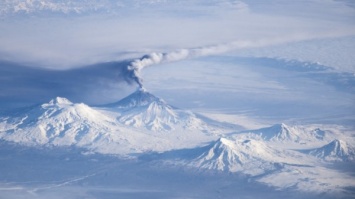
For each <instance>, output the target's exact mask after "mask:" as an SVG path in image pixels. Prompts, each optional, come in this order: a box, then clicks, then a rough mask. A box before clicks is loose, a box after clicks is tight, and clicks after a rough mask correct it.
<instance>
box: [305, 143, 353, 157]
mask: <svg viewBox="0 0 355 199" xmlns="http://www.w3.org/2000/svg"><path fill="white" fill-rule="evenodd" d="M309 154H311V155H313V156H316V157H318V158H321V159H324V160H326V161H353V160H355V148H354V147H352V146H350V145H349V144H348V143H346V142H345V141H343V140H339V139H335V140H333V141H332V142H330V143H329V144H326V145H324V146H322V147H320V148H317V149H314V150H311V151H310V152H309Z"/></svg>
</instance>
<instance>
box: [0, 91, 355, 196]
mask: <svg viewBox="0 0 355 199" xmlns="http://www.w3.org/2000/svg"><path fill="white" fill-rule="evenodd" d="M0 139H1V145H2V148H4V149H3V150H5V151H10V153H14V152H15V156H14V157H16V158H19V156H23V155H24V154H32V153H34V154H35V156H36V157H35V158H37V159H38V160H36V161H38V162H37V163H35V164H34V163H31V164H34V165H33V166H34V167H38V166H39V165H41V164H49V165H50V164H51V163H48V162H47V161H50V160H52V159H53V158H54V159H53V161H54V162H55V161H64V163H60V164H64V165H65V164H66V163H68V164H69V165H70V164H74V163H75V164H78V165H80V168H83V169H84V171H83V172H84V173H85V175H84V174H83V175H81V176H78V175H79V173H74V174H71V173H70V172H73V171H75V170H77V169H78V168H76V169H74V168H73V170H71V169H69V170H64V171H60V172H61V174H58V176H56V177H53V178H54V179H57V180H58V183H59V184H58V185H51V186H53V188H48V189H54V187H55V188H56V189H57V188H59V187H60V189H62V188H68V187H67V186H66V185H72V184H77V183H79V182H86V181H88V179H95V178H99V179H100V180H104V179H105V178H106V177H103V176H102V175H103V173H107V172H109V173H110V172H111V171H110V170H111V169H110V167H111V166H112V167H113V168H115V169H126V170H127V172H132V171H133V170H132V168H135V169H137V172H143V171H140V170H141V168H140V167H141V166H139V165H142V164H143V165H146V166H148V167H149V169H148V170H149V172H150V173H152V174H149V175H153V173H154V171H155V170H157V171H158V170H160V169H162V170H165V171H166V172H167V173H166V174H164V175H166V176H165V177H166V178H169V177H167V176H170V175H173V173H174V172H175V170H181V169H182V171H180V172H183V173H182V174H181V175H187V176H185V178H188V176H189V175H191V174H188V173H190V172H196V174H195V175H198V176H199V177H201V178H202V177H203V176H205V177H207V178H212V179H214V178H219V177H221V176H224V175H228V176H229V177H225V178H227V179H229V180H233V179H234V181H235V182H236V183H237V182H240V183H242V182H243V181H244V180H248V181H249V182H250V183H252V184H255V186H265V185H266V186H271V188H266V190H270V189H274V188H276V189H278V190H280V191H281V192H283V191H286V190H290V189H291V190H293V191H298V192H302V193H304V194H306V195H307V194H308V195H311V196H312V198H313V197H321V196H323V195H322V194H325V195H326V196H329V197H330V198H331V197H334V196H339V197H345V198H346V197H349V196H350V195H351V194H352V191H351V189H349V187H355V183H354V181H353V180H352V175H353V171H352V169H350V168H351V167H353V166H354V165H355V153H354V151H355V150H354V147H353V146H354V139H353V138H352V137H349V135H348V134H344V133H342V132H341V131H339V129H338V128H336V127H334V126H331V125H330V126H327V125H303V126H302V125H297V126H289V125H287V124H284V123H282V124H275V125H272V126H270V127H264V128H260V129H255V130H246V129H243V127H242V126H241V125H238V123H235V124H229V125H226V123H221V122H218V121H215V120H213V119H210V118H208V117H206V116H202V115H200V114H196V113H193V112H192V111H186V110H182V109H178V108H175V107H173V106H171V105H169V104H168V103H166V102H165V101H164V100H163V99H161V98H159V97H156V96H154V95H153V94H151V93H150V92H148V91H147V90H146V89H142V88H140V89H137V90H136V91H135V92H134V93H132V94H131V95H129V96H127V97H125V98H123V99H122V100H120V101H118V102H115V103H110V104H106V105H101V106H95V107H92V106H88V105H86V104H83V103H73V102H71V101H69V100H68V99H66V98H63V97H56V98H54V99H52V100H50V101H49V102H48V103H44V104H41V105H35V106H31V107H28V108H24V109H22V110H21V111H17V112H16V113H13V114H11V115H8V116H2V117H1V118H0ZM342 140H347V141H346V142H345V141H342ZM142 143H144V144H142ZM9 146H10V147H9ZM22 150H24V152H20V153H19V152H16V151H22ZM33 151H34V152H33ZM42 151H48V152H42ZM52 151H54V152H52ZM55 151H59V152H55ZM57 153H59V154H62V155H59V156H58V157H57ZM2 156H3V158H5V159H6V161H7V163H6V165H11V162H14V161H15V162H16V160H15V159H12V158H10V157H7V156H8V155H7V153H5V152H4V153H2ZM62 156H63V158H64V159H60V160H59V159H58V158H59V157H62ZM96 157H98V159H97V158H96ZM101 159H103V160H104V161H108V162H109V164H108V165H106V164H104V163H101V162H97V161H101ZM23 161H24V160H23ZM72 161H74V163H71V162H72ZM41 162H42V163H41ZM37 164H39V165H37ZM84 164H87V165H89V166H84ZM122 165H125V166H122ZM127 165H129V166H128V167H132V168H125V167H126V166H127ZM336 165H341V167H344V168H345V169H343V170H342V169H340V170H339V168H338V167H337V166H336ZM91 167H92V169H94V170H97V169H99V168H100V169H99V170H100V171H99V173H96V172H98V171H95V172H93V171H91V170H90V169H89V168H91ZM6 169H8V167H5V168H3V170H4V172H5V171H6ZM45 170H47V169H45ZM45 170H41V169H40V170H38V171H37V172H44V171H45ZM344 170H346V172H343V171H344ZM25 171H26V170H25ZM25 171H23V172H25ZM28 172H29V173H27V174H25V176H26V175H28V176H31V175H37V174H36V171H28ZM33 172H34V173H33ZM48 172H49V171H48ZM49 173H51V172H49ZM51 175H53V174H51ZM67 175H68V176H73V175H74V176H77V177H76V178H73V179H71V180H68V179H65V178H64V177H65V176H67ZM110 175H111V174H110ZM112 175H118V174H112ZM144 175H147V174H144ZM104 176H105V175H104ZM208 176H209V177H208ZM218 176H219V177H218ZM17 178H18V177H16V176H9V175H8V174H6V175H4V176H3V177H2V178H1V179H4V180H5V179H6V181H14V182H12V183H11V185H12V184H16V186H15V187H13V186H10V185H9V184H7V183H6V181H4V180H3V181H2V182H0V184H1V185H2V187H4V188H2V189H3V190H5V192H6V193H8V192H9V190H11V189H14V190H17V188H19V187H22V188H19V189H21V190H22V189H28V187H26V188H24V187H23V185H21V184H22V183H21V182H19V181H18V182H16V180H15V179H17ZM134 178H137V176H134ZM280 179H282V180H281V181H284V180H286V183H285V182H282V183H281V182H280ZM330 179H332V180H330ZM66 180H67V181H66ZM156 180H157V179H156ZM60 181H62V184H61V183H60ZM89 181H90V182H91V180H89ZM162 181H164V180H163V179H160V181H159V180H157V183H161V182H162ZM44 182H51V183H53V184H56V183H54V182H52V181H50V180H48V179H45V180H44ZM113 182H116V181H115V180H113ZM217 182H218V181H216V182H215V183H217ZM39 184H41V183H39ZM43 186H44V185H38V187H37V188H33V190H32V192H33V193H35V194H39V193H42V192H43V191H41V190H42V189H47V188H43ZM145 186H146V185H145ZM179 186H181V185H179ZM6 187H8V188H6ZM11 187H12V188H11ZM41 187H42V188H41ZM49 187H50V186H49ZM2 189H0V191H1V190H2ZM229 189H230V190H229V191H231V188H229ZM177 190H179V189H178V188H177ZM177 190H175V191H177ZM57 191H59V190H57ZM128 192H129V191H128ZM133 192H135V191H133ZM143 192H144V191H142V193H143ZM138 193H141V192H140V191H138ZM154 193H155V194H156V192H154ZM133 195H134V197H137V193H135V194H133ZM138 195H139V194H138ZM153 195H154V194H153ZM158 195H159V194H158ZM212 195H213V194H212ZM212 195H211V198H213V197H212ZM247 195H248V194H246V195H245V196H247ZM228 197H230V196H226V198H228ZM207 198H208V197H207Z"/></svg>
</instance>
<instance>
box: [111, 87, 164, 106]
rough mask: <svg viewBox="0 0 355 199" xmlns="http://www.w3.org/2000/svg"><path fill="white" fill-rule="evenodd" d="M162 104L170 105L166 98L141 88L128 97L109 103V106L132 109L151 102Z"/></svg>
mask: <svg viewBox="0 0 355 199" xmlns="http://www.w3.org/2000/svg"><path fill="white" fill-rule="evenodd" d="M152 103H154V104H160V105H164V106H168V105H167V104H166V102H165V101H164V100H162V99H161V98H158V97H156V96H154V95H153V94H151V93H150V92H148V91H147V90H146V89H145V88H139V89H137V90H136V91H135V92H134V93H132V94H130V95H128V96H127V97H125V98H123V99H121V100H120V101H118V102H115V103H112V104H108V105H107V106H108V107H116V108H120V109H132V108H137V107H142V106H147V105H150V104H152Z"/></svg>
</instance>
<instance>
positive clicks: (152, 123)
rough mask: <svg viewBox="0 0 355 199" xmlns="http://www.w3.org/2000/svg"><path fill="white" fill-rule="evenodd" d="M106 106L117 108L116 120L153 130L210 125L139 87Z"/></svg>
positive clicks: (194, 127)
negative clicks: (117, 115)
mask: <svg viewBox="0 0 355 199" xmlns="http://www.w3.org/2000/svg"><path fill="white" fill-rule="evenodd" d="M106 107H107V108H113V109H117V110H118V112H119V113H120V115H119V117H118V118H117V119H118V121H119V122H121V123H123V124H125V125H128V126H133V127H143V128H146V129H148V130H153V131H170V130H186V129H189V130H193V129H199V130H204V131H210V130H211V128H210V125H207V123H206V122H204V121H203V119H202V118H199V117H198V116H197V115H196V114H194V113H192V112H191V111H185V110H181V109H178V108H175V107H173V106H171V105H169V104H167V103H166V102H165V101H164V100H163V99H161V98H159V97H156V96H154V95H153V94H151V93H149V92H148V91H147V90H146V89H144V88H139V89H138V90H137V91H135V92H134V93H132V94H131V95H129V96H127V97H125V98H123V99H122V100H120V101H118V102H116V103H112V104H109V105H107V106H106Z"/></svg>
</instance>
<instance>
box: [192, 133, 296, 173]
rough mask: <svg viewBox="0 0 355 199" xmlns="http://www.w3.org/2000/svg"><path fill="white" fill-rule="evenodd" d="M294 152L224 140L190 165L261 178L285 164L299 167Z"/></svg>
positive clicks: (254, 141) (241, 141) (218, 141)
mask: <svg viewBox="0 0 355 199" xmlns="http://www.w3.org/2000/svg"><path fill="white" fill-rule="evenodd" d="M293 156H294V155H293V153H291V152H287V151H283V150H278V149H274V148H272V147H270V146H268V145H267V144H266V143H264V142H263V141H258V140H252V139H250V140H231V139H227V138H220V139H219V140H217V141H215V142H213V143H212V144H211V145H209V147H207V148H206V150H205V152H203V153H202V154H201V155H200V156H199V157H198V158H196V159H195V160H193V161H191V163H189V164H190V165H192V166H195V167H198V168H202V169H213V170H219V171H228V172H241V173H244V174H248V175H252V176H255V175H261V174H265V173H267V172H269V171H273V170H276V169H280V168H281V167H282V165H284V164H299V162H298V160H297V159H296V158H294V157H293Z"/></svg>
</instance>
